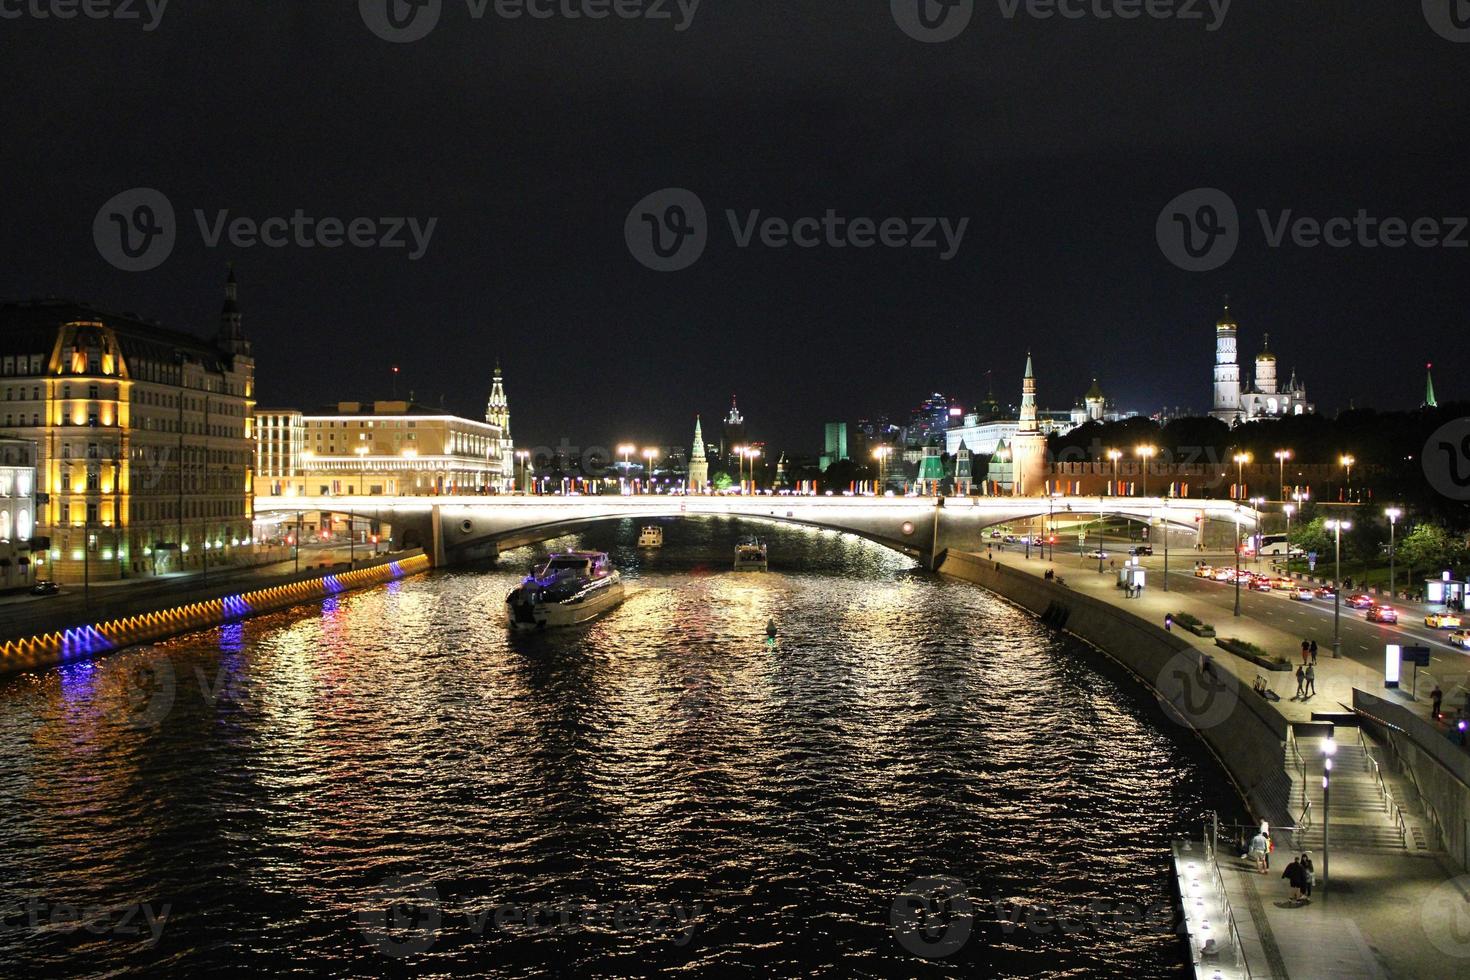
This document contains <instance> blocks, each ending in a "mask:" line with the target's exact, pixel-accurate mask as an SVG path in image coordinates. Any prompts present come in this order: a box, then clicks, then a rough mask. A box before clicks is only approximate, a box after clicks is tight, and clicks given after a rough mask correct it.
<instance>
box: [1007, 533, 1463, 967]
mask: <svg viewBox="0 0 1470 980" xmlns="http://www.w3.org/2000/svg"><path fill="white" fill-rule="evenodd" d="M979 557H981V558H988V560H993V561H996V562H999V563H1001V564H1003V565H1006V566H1008V567H1010V568H1013V569H1016V570H1020V571H1024V572H1026V573H1028V574H1032V575H1035V576H1036V577H1038V578H1041V577H1043V576H1044V575H1045V573H1046V571H1047V570H1048V569H1054V570H1055V572H1056V574H1057V576H1058V577H1059V578H1061V579H1062V580H1063V584H1064V585H1065V586H1066V587H1067V588H1070V589H1073V590H1074V591H1076V592H1078V593H1082V594H1086V595H1088V596H1091V597H1093V598H1095V599H1099V600H1101V601H1104V602H1107V603H1110V604H1113V605H1115V606H1118V607H1119V608H1122V609H1125V610H1127V611H1128V612H1130V613H1132V614H1134V615H1136V616H1139V617H1141V618H1143V619H1145V620H1149V621H1151V622H1154V623H1157V624H1159V625H1160V626H1162V624H1163V621H1164V615H1165V614H1166V613H1176V614H1177V613H1180V612H1185V613H1189V614H1190V615H1193V616H1196V617H1198V618H1199V619H1200V620H1201V621H1203V622H1207V623H1213V624H1214V625H1215V627H1216V628H1217V630H1218V631H1219V633H1220V635H1222V636H1233V637H1238V638H1239V639H1242V640H1246V641H1248V642H1251V643H1254V644H1256V645H1257V646H1259V647H1261V648H1263V649H1265V650H1268V651H1271V652H1279V653H1283V654H1285V653H1286V652H1288V651H1299V650H1300V649H1301V638H1300V637H1299V636H1298V635H1297V634H1296V633H1294V632H1288V631H1286V630H1282V629H1279V628H1277V627H1275V626H1271V625H1268V624H1266V623H1263V622H1261V621H1259V620H1256V619H1252V618H1250V617H1248V616H1241V617H1240V618H1238V619H1237V618H1234V617H1231V616H1229V614H1228V613H1227V615H1226V616H1225V617H1224V619H1222V617H1221V616H1220V607H1219V606H1218V605H1215V604H1213V603H1211V602H1209V601H1208V600H1207V599H1205V598H1203V597H1201V596H1200V595H1198V594H1196V595H1190V594H1187V593H1185V592H1182V591H1179V590H1177V589H1176V590H1173V591H1169V592H1165V591H1164V590H1163V589H1162V588H1161V587H1160V586H1159V577H1160V575H1161V572H1160V571H1159V570H1158V569H1155V568H1150V570H1149V571H1150V583H1151V584H1150V585H1149V587H1147V588H1145V589H1144V591H1143V595H1142V597H1140V598H1137V599H1128V598H1126V597H1125V595H1124V592H1123V590H1122V589H1119V588H1117V586H1116V582H1117V575H1116V573H1115V572H1114V571H1112V570H1110V569H1109V570H1105V571H1104V572H1103V574H1098V572H1097V567H1096V562H1095V560H1092V561H1089V562H1086V563H1084V562H1080V561H1079V560H1078V557H1077V555H1076V554H1072V555H1069V556H1068V555H1062V554H1058V555H1057V556H1056V559H1055V560H1054V561H1041V560H1039V559H1038V558H1036V557H1032V558H1031V559H1029V560H1027V559H1026V557H1025V554H1024V552H1020V553H1017V552H1015V551H1005V552H1001V551H998V550H997V551H995V552H994V553H993V554H991V555H989V556H987V555H985V554H984V553H983V552H982V553H980V554H979ZM1184 560H1185V561H1186V562H1192V560H1193V558H1192V556H1189V557H1186V558H1185V559H1184ZM1186 567H1188V566H1186ZM1175 581H1177V579H1176V580H1175ZM1174 634H1175V635H1176V636H1178V637H1179V638H1180V639H1182V640H1185V641H1186V642H1188V643H1189V644H1190V645H1191V646H1192V647H1194V648H1195V649H1197V650H1199V651H1201V652H1202V653H1206V654H1208V655H1209V656H1210V657H1212V658H1213V659H1214V662H1215V664H1216V666H1217V667H1220V668H1224V669H1226V670H1229V671H1231V672H1232V673H1233V674H1235V675H1236V677H1237V678H1238V679H1239V680H1240V682H1241V683H1242V684H1245V685H1250V684H1251V683H1252V682H1253V681H1254V680H1255V678H1256V676H1257V675H1260V676H1263V677H1265V678H1266V680H1267V681H1268V682H1269V684H1270V686H1271V689H1272V690H1274V691H1275V692H1277V693H1278V694H1279V695H1281V700H1280V701H1279V702H1275V705H1276V707H1277V708H1278V709H1280V711H1281V713H1282V715H1283V716H1284V717H1285V718H1286V719H1287V721H1288V723H1292V724H1304V723H1309V722H1310V721H1311V720H1312V718H1311V716H1312V713H1313V712H1314V711H1317V712H1324V713H1327V714H1338V713H1342V712H1344V711H1350V710H1351V705H1352V701H1353V698H1352V690H1353V687H1354V686H1357V687H1360V688H1362V689H1364V690H1366V691H1369V692H1372V693H1375V694H1380V696H1384V697H1393V695H1392V693H1391V692H1387V691H1385V690H1384V687H1383V676H1382V674H1381V673H1379V672H1377V671H1374V670H1373V669H1371V668H1369V667H1367V666H1365V665H1363V664H1361V663H1358V662H1356V661H1354V660H1351V659H1349V658H1346V657H1344V658H1341V659H1333V658H1332V657H1331V654H1330V653H1329V652H1328V651H1327V650H1325V649H1324V650H1321V651H1319V654H1318V661H1317V691H1318V694H1317V696H1316V697H1314V698H1311V699H1310V700H1308V701H1293V700H1291V697H1292V695H1293V694H1295V692H1296V677H1295V673H1294V669H1295V662H1294V663H1293V672H1287V671H1268V670H1265V669H1264V668H1260V667H1258V666H1257V665H1256V664H1255V663H1253V662H1251V661H1248V660H1245V659H1243V658H1241V657H1238V656H1236V655H1235V654H1232V653H1229V652H1228V651H1226V650H1223V649H1221V648H1219V647H1217V646H1215V642H1214V639H1213V638H1205V637H1198V636H1195V635H1194V634H1192V633H1190V632H1188V631H1186V630H1182V629H1180V628H1178V627H1177V626H1176V627H1175V629H1174ZM1298 661H1299V658H1298ZM1395 702H1396V703H1399V704H1402V705H1403V706H1404V707H1405V708H1408V709H1409V710H1411V711H1413V712H1415V713H1416V714H1418V715H1420V716H1421V717H1424V718H1426V719H1427V718H1428V717H1429V704H1428V702H1427V701H1423V700H1421V701H1417V702H1416V701H1413V700H1411V699H1410V698H1409V697H1408V696H1407V694H1403V695H1401V696H1399V697H1398V698H1395ZM1287 764H1288V763H1286V760H1284V759H1283V765H1287ZM1193 846H1194V847H1195V848H1198V847H1199V846H1200V845H1199V844H1197V843H1196V844H1195V845H1193ZM1224 846H1225V847H1228V846H1229V845H1224ZM1291 857H1292V855H1291V853H1290V852H1289V851H1285V850H1278V851H1277V852H1276V853H1275V854H1274V855H1273V856H1272V860H1271V870H1270V872H1269V873H1268V874H1266V875H1261V874H1257V873H1254V872H1253V871H1252V870H1251V868H1250V866H1249V865H1248V864H1247V863H1246V862H1245V861H1243V860H1240V858H1239V855H1237V854H1232V853H1229V852H1228V850H1222V851H1221V852H1220V853H1219V866H1220V872H1221V877H1222V879H1223V882H1224V885H1225V890H1226V896H1227V898H1228V900H1229V902H1230V906H1231V910H1232V912H1233V915H1234V917H1235V921H1236V924H1237V928H1238V929H1239V931H1240V935H1241V941H1242V942H1243V944H1244V949H1245V953H1246V956H1247V959H1248V966H1249V968H1250V974H1251V976H1252V977H1279V978H1287V977H1294V978H1298V980H1301V978H1309V977H1310V978H1316V977H1332V978H1334V980H1336V978H1349V980H1351V978H1359V977H1363V978H1367V977H1372V978H1379V977H1395V976H1398V977H1411V976H1412V977H1421V976H1422V977H1433V976H1451V975H1456V974H1458V973H1461V972H1464V969H1465V966H1466V964H1467V963H1470V938H1467V935H1466V933H1465V931H1464V923H1465V922H1466V921H1470V875H1461V876H1459V877H1455V876H1454V873H1453V871H1452V870H1451V869H1450V867H1449V865H1448V864H1446V863H1445V862H1444V861H1443V860H1442V856H1441V855H1438V854H1435V853H1430V852H1424V851H1420V852H1417V853H1416V852H1413V851H1409V850H1405V851H1402V852H1400V851H1397V850H1393V851H1380V850H1361V851H1359V850H1349V849H1347V848H1345V847H1344V846H1342V845H1337V846H1333V847H1331V848H1330V852H1329V855H1328V857H1329V860H1330V866H1329V868H1328V870H1329V871H1330V874H1331V878H1330V882H1329V885H1328V889H1327V892H1328V893H1327V895H1326V896H1324V895H1323V894H1322V892H1321V890H1320V888H1319V890H1318V891H1317V892H1316V894H1315V895H1314V896H1313V899H1312V901H1310V902H1309V903H1306V904H1302V905H1295V906H1294V905H1292V903H1291V902H1289V901H1288V898H1289V896H1290V889H1289V887H1288V886H1287V884H1286V882H1285V881H1283V880H1282V879H1281V872H1282V871H1283V870H1285V868H1286V865H1287V864H1288V863H1289V862H1290V861H1291ZM1175 858H1176V860H1177V859H1178V849H1177V847H1176V854H1175ZM1323 858H1324V855H1323V854H1322V853H1320V852H1316V853H1314V861H1315V863H1316V868H1317V873H1318V875H1319V876H1321V875H1322V874H1323V870H1324V867H1323V866H1324V860H1323ZM1187 914H1188V910H1186V915H1187ZM1216 935H1218V933H1216ZM1214 969H1218V967H1212V968H1211V972H1207V973H1205V974H1203V975H1213V972H1212V971H1213V970H1214ZM1219 975H1220V976H1222V977H1225V976H1229V975H1231V971H1230V970H1229V969H1228V967H1227V968H1226V969H1223V970H1220V974H1219Z"/></svg>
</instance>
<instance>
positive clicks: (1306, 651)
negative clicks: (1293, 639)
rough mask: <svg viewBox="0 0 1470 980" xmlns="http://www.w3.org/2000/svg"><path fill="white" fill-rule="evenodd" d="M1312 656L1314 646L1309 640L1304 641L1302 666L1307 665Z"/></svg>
mask: <svg viewBox="0 0 1470 980" xmlns="http://www.w3.org/2000/svg"><path fill="white" fill-rule="evenodd" d="M1311 655H1312V644H1311V641H1309V640H1303V641H1302V666H1303V667H1305V666H1306V665H1307V658H1308V657H1310V656H1311Z"/></svg>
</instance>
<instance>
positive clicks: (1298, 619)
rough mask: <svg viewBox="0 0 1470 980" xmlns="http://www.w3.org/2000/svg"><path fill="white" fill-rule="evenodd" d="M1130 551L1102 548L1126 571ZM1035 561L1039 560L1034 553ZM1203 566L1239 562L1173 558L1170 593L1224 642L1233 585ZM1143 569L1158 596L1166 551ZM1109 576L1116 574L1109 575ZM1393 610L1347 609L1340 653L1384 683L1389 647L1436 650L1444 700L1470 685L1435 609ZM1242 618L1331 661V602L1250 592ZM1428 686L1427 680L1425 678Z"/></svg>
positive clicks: (1068, 561) (1065, 558) (1086, 566)
mask: <svg viewBox="0 0 1470 980" xmlns="http://www.w3.org/2000/svg"><path fill="white" fill-rule="evenodd" d="M1131 546H1132V542H1127V541H1123V540H1110V541H1108V542H1107V543H1106V544H1105V545H1104V550H1105V551H1106V553H1107V554H1108V556H1109V557H1108V559H1107V560H1110V561H1117V562H1119V563H1120V564H1121V563H1122V561H1123V560H1125V559H1126V558H1127V555H1128V548H1129V547H1131ZM1006 551H1007V553H1009V554H1011V555H1015V554H1016V553H1017V546H1016V545H1008V546H1007V547H1006ZM1031 554H1032V557H1033V560H1035V556H1036V549H1033V550H1032V552H1031ZM1199 560H1203V561H1205V562H1207V563H1208V564H1211V565H1216V566H1217V567H1219V566H1223V565H1233V564H1234V556H1233V555H1232V554H1231V553H1230V552H1228V551H1226V552H1198V551H1194V550H1183V551H1171V552H1170V555H1169V591H1171V592H1177V593H1179V594H1181V595H1187V596H1189V597H1191V598H1194V599H1198V600H1200V601H1203V602H1206V603H1208V604H1209V605H1210V606H1212V607H1213V608H1215V609H1218V610H1219V615H1218V616H1216V617H1215V619H1214V622H1213V625H1214V626H1215V628H1216V630H1217V631H1218V632H1219V634H1220V635H1221V636H1228V635H1229V633H1230V622H1231V620H1232V619H1233V618H1234V617H1233V610H1234V607H1235V585H1234V583H1232V582H1218V581H1215V580H1214V579H1206V578H1199V577H1196V576H1195V574H1194V563H1195V562H1196V561H1199ZM1140 563H1141V564H1142V565H1143V567H1144V568H1145V569H1147V570H1148V575H1147V582H1148V587H1149V588H1150V589H1151V590H1152V591H1157V590H1158V589H1159V587H1160V584H1161V583H1160V579H1161V576H1162V575H1163V569H1164V558H1163V554H1162V553H1161V552H1160V553H1156V554H1155V555H1154V556H1153V557H1146V558H1141V559H1140ZM1052 564H1053V565H1055V566H1057V568H1058V570H1059V571H1060V570H1062V569H1072V570H1074V571H1072V572H1070V574H1092V575H1096V574H1097V564H1098V563H1097V559H1095V558H1092V559H1088V558H1083V559H1080V560H1079V558H1078V556H1077V553H1076V551H1071V552H1063V551H1062V550H1060V549H1058V550H1057V551H1056V553H1055V559H1054V560H1053V561H1052ZM1105 564H1106V562H1105ZM1241 568H1242V569H1254V568H1255V565H1254V563H1243V564H1242V565H1241ZM1319 571H1320V569H1319ZM1105 574H1108V575H1112V574H1114V573H1113V572H1112V571H1111V570H1107V571H1106V572H1105ZM1393 606H1394V608H1395V609H1397V610H1398V612H1399V623H1398V625H1396V626H1390V625H1388V624H1384V623H1370V622H1368V621H1367V620H1366V619H1365V618H1364V610H1361V609H1353V608H1352V607H1350V606H1348V605H1347V603H1346V602H1344V603H1343V605H1342V620H1341V634H1342V646H1341V650H1340V652H1341V654H1342V656H1344V657H1347V658H1349V659H1352V660H1355V661H1357V662H1358V663H1361V664H1363V665H1364V666H1366V667H1369V668H1371V669H1372V670H1373V671H1375V672H1376V673H1378V674H1379V675H1380V676H1382V672H1383V656H1384V647H1385V646H1387V645H1388V644H1390V643H1398V644H1401V645H1415V646H1427V647H1429V648H1430V651H1431V652H1430V663H1429V667H1428V668H1427V669H1428V672H1429V673H1432V674H1434V675H1435V676H1434V680H1437V681H1438V682H1439V683H1440V684H1441V686H1442V687H1443V688H1444V690H1445V692H1446V695H1448V693H1449V690H1450V687H1449V685H1450V684H1451V683H1464V682H1465V679H1466V674H1467V672H1470V651H1465V650H1461V649H1460V648H1459V647H1454V646H1451V645H1450V644H1449V642H1448V640H1447V639H1446V636H1447V635H1448V632H1449V631H1447V630H1434V629H1430V628H1429V627H1427V626H1425V625H1424V616H1425V613H1426V612H1427V611H1432V610H1433V607H1426V606H1424V605H1423V604H1420V603H1404V602H1395V603H1393ZM1240 613H1241V616H1243V617H1247V618H1250V619H1254V620H1256V621H1257V622H1260V623H1263V624H1265V625H1268V626H1271V627H1274V628H1275V629H1278V630H1281V631H1283V632H1286V633H1290V634H1293V635H1295V636H1298V637H1300V638H1301V639H1302V640H1316V641H1317V648H1318V650H1317V656H1318V659H1319V660H1321V659H1323V658H1327V657H1331V655H1332V601H1331V600H1330V599H1329V600H1326V601H1323V600H1321V599H1316V600H1313V601H1311V602H1301V601H1298V600H1295V599H1292V598H1290V597H1289V595H1288V594H1287V593H1286V592H1281V591H1276V590H1274V589H1273V590H1272V591H1271V592H1252V591H1250V590H1248V589H1244V588H1242V589H1241V590H1240ZM1300 643H1301V640H1298V641H1297V646H1296V647H1295V648H1294V649H1291V650H1273V651H1271V652H1272V653H1277V654H1280V655H1281V656H1284V657H1287V658H1288V659H1291V660H1293V662H1297V661H1298V659H1299V656H1300V653H1301V646H1300ZM1421 673H1422V671H1421ZM1412 674H1413V668H1412V667H1410V668H1406V670H1405V675H1404V685H1405V687H1408V685H1409V683H1410V681H1411V679H1412ZM1422 681H1423V678H1421V682H1422ZM1429 684H1430V686H1432V684H1433V681H1430V682H1429ZM1420 688H1421V690H1420V695H1421V696H1423V694H1424V690H1425V686H1424V684H1423V683H1421V684H1420Z"/></svg>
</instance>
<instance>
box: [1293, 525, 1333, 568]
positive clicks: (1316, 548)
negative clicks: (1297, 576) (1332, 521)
mask: <svg viewBox="0 0 1470 980" xmlns="http://www.w3.org/2000/svg"><path fill="white" fill-rule="evenodd" d="M1332 543H1333V542H1332V532H1331V531H1329V530H1327V524H1326V521H1324V520H1323V519H1322V518H1320V517H1314V518H1312V519H1311V520H1310V521H1306V522H1304V523H1301V524H1298V525H1296V526H1295V527H1293V528H1292V529H1291V544H1292V545H1293V546H1294V547H1297V548H1300V549H1302V551H1303V552H1305V553H1306V554H1309V555H1310V554H1312V553H1313V552H1316V554H1317V556H1318V557H1319V558H1320V557H1323V556H1325V555H1329V554H1331V553H1332Z"/></svg>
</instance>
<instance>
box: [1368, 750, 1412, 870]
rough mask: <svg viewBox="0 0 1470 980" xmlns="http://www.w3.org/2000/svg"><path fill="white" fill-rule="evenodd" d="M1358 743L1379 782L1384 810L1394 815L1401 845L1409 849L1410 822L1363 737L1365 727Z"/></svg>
mask: <svg viewBox="0 0 1470 980" xmlns="http://www.w3.org/2000/svg"><path fill="white" fill-rule="evenodd" d="M1358 744H1359V745H1361V746H1362V748H1363V757H1364V758H1365V759H1367V760H1368V764H1369V765H1370V766H1372V770H1373V776H1374V778H1375V779H1376V781H1377V782H1378V792H1379V794H1380V795H1381V796H1382V797H1383V810H1384V812H1385V813H1387V814H1389V816H1391V817H1393V822H1394V826H1395V827H1397V828H1398V832H1399V846H1400V847H1402V848H1405V849H1407V848H1408V846H1409V824H1408V821H1407V820H1405V819H1404V811H1403V810H1402V809H1401V808H1400V807H1399V804H1398V801H1397V800H1395V799H1394V798H1393V791H1392V790H1390V789H1389V788H1388V783H1387V782H1385V781H1384V779H1383V767H1382V766H1380V765H1379V764H1378V760H1377V759H1375V758H1373V752H1372V750H1370V749H1369V747H1368V742H1367V740H1366V739H1365V738H1364V737H1363V729H1362V727H1361V726H1360V727H1359V728H1358Z"/></svg>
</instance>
